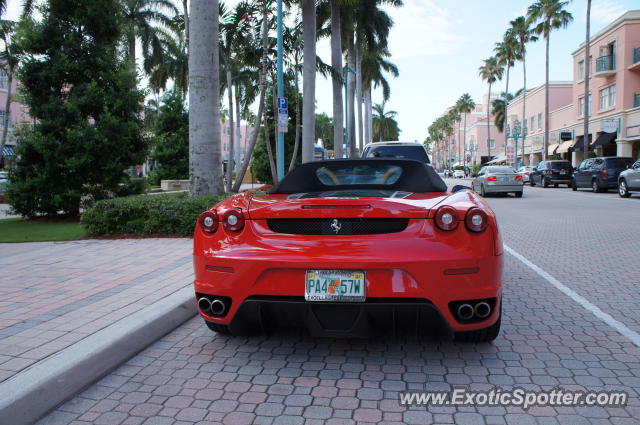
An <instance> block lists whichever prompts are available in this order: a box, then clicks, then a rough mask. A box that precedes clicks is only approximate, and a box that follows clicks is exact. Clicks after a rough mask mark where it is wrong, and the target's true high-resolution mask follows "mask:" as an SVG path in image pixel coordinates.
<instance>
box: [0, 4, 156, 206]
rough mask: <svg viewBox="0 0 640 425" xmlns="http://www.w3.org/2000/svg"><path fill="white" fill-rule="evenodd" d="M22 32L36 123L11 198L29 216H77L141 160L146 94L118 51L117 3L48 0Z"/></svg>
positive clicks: (23, 135)
mask: <svg viewBox="0 0 640 425" xmlns="http://www.w3.org/2000/svg"><path fill="white" fill-rule="evenodd" d="M41 13H42V19H41V20H40V21H34V20H28V21H27V22H26V23H25V24H24V28H23V30H22V33H21V35H20V40H19V42H20V44H21V47H22V49H23V50H24V52H25V53H26V57H25V60H24V63H23V66H22V68H21V69H20V72H19V78H20V81H21V83H22V87H23V96H24V99H25V102H26V104H27V105H28V106H29V111H30V114H31V116H32V117H34V119H35V120H36V121H35V122H36V123H35V125H34V126H33V128H28V129H24V130H22V131H21V132H20V133H19V143H18V147H17V157H18V160H17V163H16V165H15V167H14V168H13V169H12V170H11V171H10V181H11V183H10V185H9V188H8V195H9V199H10V200H11V203H12V206H13V209H14V210H15V211H17V212H18V213H20V214H22V215H24V216H35V215H55V214H58V213H64V214H68V215H73V216H77V215H78V214H79V208H80V201H81V199H82V198H83V197H84V196H86V195H92V196H93V197H95V198H100V197H103V196H105V194H106V193H108V192H111V191H114V190H115V189H116V188H117V187H118V185H119V183H121V182H122V181H123V179H124V178H125V174H124V173H123V170H125V169H126V168H127V167H130V166H132V165H134V164H139V163H141V162H142V161H143V159H144V156H145V152H146V144H145V141H144V139H143V137H142V135H141V131H140V129H141V119H140V112H141V105H142V101H143V98H144V97H143V93H142V92H141V91H139V90H138V89H137V87H136V84H137V82H136V78H135V75H134V74H133V73H132V72H131V69H130V68H129V67H128V66H127V63H126V62H123V61H122V60H121V58H120V57H119V55H118V50H117V45H118V40H119V37H120V35H121V34H120V29H121V19H122V8H121V4H120V2H118V1H117V0H93V1H91V2H77V1H74V0H49V1H48V2H47V3H46V4H44V5H43V6H41Z"/></svg>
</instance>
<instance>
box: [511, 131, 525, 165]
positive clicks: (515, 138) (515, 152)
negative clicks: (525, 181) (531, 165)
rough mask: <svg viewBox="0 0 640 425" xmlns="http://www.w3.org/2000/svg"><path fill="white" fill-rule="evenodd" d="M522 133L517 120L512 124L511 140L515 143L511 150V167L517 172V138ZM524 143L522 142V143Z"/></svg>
mask: <svg viewBox="0 0 640 425" xmlns="http://www.w3.org/2000/svg"><path fill="white" fill-rule="evenodd" d="M521 131H522V126H521V125H520V121H519V120H515V121H514V123H513V140H514V142H515V144H514V148H513V167H514V168H515V169H516V170H517V169H518V168H519V167H518V138H519V137H520V132H521ZM522 143H524V141H523V142H522Z"/></svg>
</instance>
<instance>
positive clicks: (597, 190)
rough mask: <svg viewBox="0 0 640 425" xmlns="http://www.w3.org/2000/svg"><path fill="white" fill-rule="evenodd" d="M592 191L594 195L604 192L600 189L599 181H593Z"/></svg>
mask: <svg viewBox="0 0 640 425" xmlns="http://www.w3.org/2000/svg"><path fill="white" fill-rule="evenodd" d="M591 190H593V193H600V192H602V188H601V187H600V183H598V179H593V181H592V182H591Z"/></svg>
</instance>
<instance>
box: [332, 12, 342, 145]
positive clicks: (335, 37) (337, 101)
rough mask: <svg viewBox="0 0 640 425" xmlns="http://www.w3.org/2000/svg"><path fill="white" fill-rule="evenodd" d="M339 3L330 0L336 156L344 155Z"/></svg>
mask: <svg viewBox="0 0 640 425" xmlns="http://www.w3.org/2000/svg"><path fill="white" fill-rule="evenodd" d="M340 20H341V18H340V5H339V4H338V2H337V0H331V66H332V67H333V70H334V74H337V75H333V149H334V152H335V154H334V155H335V157H336V158H342V157H344V153H343V152H342V145H343V144H344V128H343V127H342V123H343V121H344V114H343V109H342V81H341V78H340V75H341V74H342V40H341V34H342V28H341V27H342V25H341V22H340Z"/></svg>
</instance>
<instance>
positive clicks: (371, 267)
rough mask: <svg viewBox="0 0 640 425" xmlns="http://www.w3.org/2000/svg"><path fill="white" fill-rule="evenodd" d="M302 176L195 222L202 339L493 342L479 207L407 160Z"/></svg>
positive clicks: (492, 255) (494, 284)
mask: <svg viewBox="0 0 640 425" xmlns="http://www.w3.org/2000/svg"><path fill="white" fill-rule="evenodd" d="M372 161H373V162H372ZM345 164H346V165H345ZM362 164H365V165H362ZM372 164H373V165H372ZM299 168H302V169H303V170H302V172H297V173H296V171H297V170H298V169H296V170H294V172H293V173H291V174H290V175H289V176H287V178H285V179H284V180H283V181H282V182H281V184H280V185H278V186H277V187H276V188H274V190H272V192H271V193H269V194H253V193H246V194H239V195H235V196H233V197H231V198H228V199H226V200H225V201H223V202H221V203H220V204H218V205H216V206H214V207H213V208H211V209H210V210H209V211H207V212H205V213H203V214H202V215H201V216H200V218H199V219H198V223H197V225H196V229H195V237H194V266H195V292H196V301H197V304H198V310H199V313H200V315H201V316H202V317H203V318H204V320H205V321H206V323H207V324H208V325H209V327H210V328H211V329H213V330H216V331H218V332H223V333H231V334H250V333H256V332H268V331H270V330H272V329H274V328H281V327H290V326H302V327H306V328H307V329H308V330H309V332H310V333H311V334H312V335H316V336H330V337H364V336H372V335H390V334H417V335H435V336H439V337H445V338H450V337H452V336H456V337H458V338H459V339H463V340H471V341H487V340H492V339H494V338H495V337H496V336H497V334H498V332H499V327H500V310H501V308H500V307H501V279H502V242H501V239H500V235H499V231H498V227H497V223H496V220H495V216H494V215H493V213H492V211H491V210H490V209H489V208H488V206H487V205H486V204H485V203H484V201H483V200H482V199H481V198H479V197H478V196H477V195H476V194H475V193H473V192H471V191H468V190H463V191H459V192H456V193H451V192H447V191H446V186H445V185H444V183H443V182H442V180H441V179H440V178H439V177H438V176H437V175H436V174H435V172H434V171H433V170H432V169H430V168H429V167H426V166H425V165H424V164H421V163H418V162H415V161H406V160H404V161H403V160H358V161H324V162H318V163H312V164H311V165H308V164H305V165H303V166H301V167H299ZM305 168H307V169H305ZM323 168H324V169H325V170H324V171H323V170H322V169H323ZM394 170H395V171H394ZM416 170H417V171H416ZM325 172H329V174H323V173H325ZM389 172H391V175H387V173H389ZM394 173H395V174H394ZM416 173H417V174H416ZM353 174H355V175H356V177H355V178H350V177H349V176H351V175H353ZM327 175H329V177H327ZM398 175H399V177H398ZM367 176H368V177H367ZM325 177H326V178H325ZM420 178H422V180H425V179H426V180H427V181H426V182H425V181H420ZM314 179H315V181H313V180H314ZM416 179H418V181H416ZM436 179H437V180H436ZM303 180H304V181H303ZM309 180H311V181H312V182H311V183H309Z"/></svg>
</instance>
